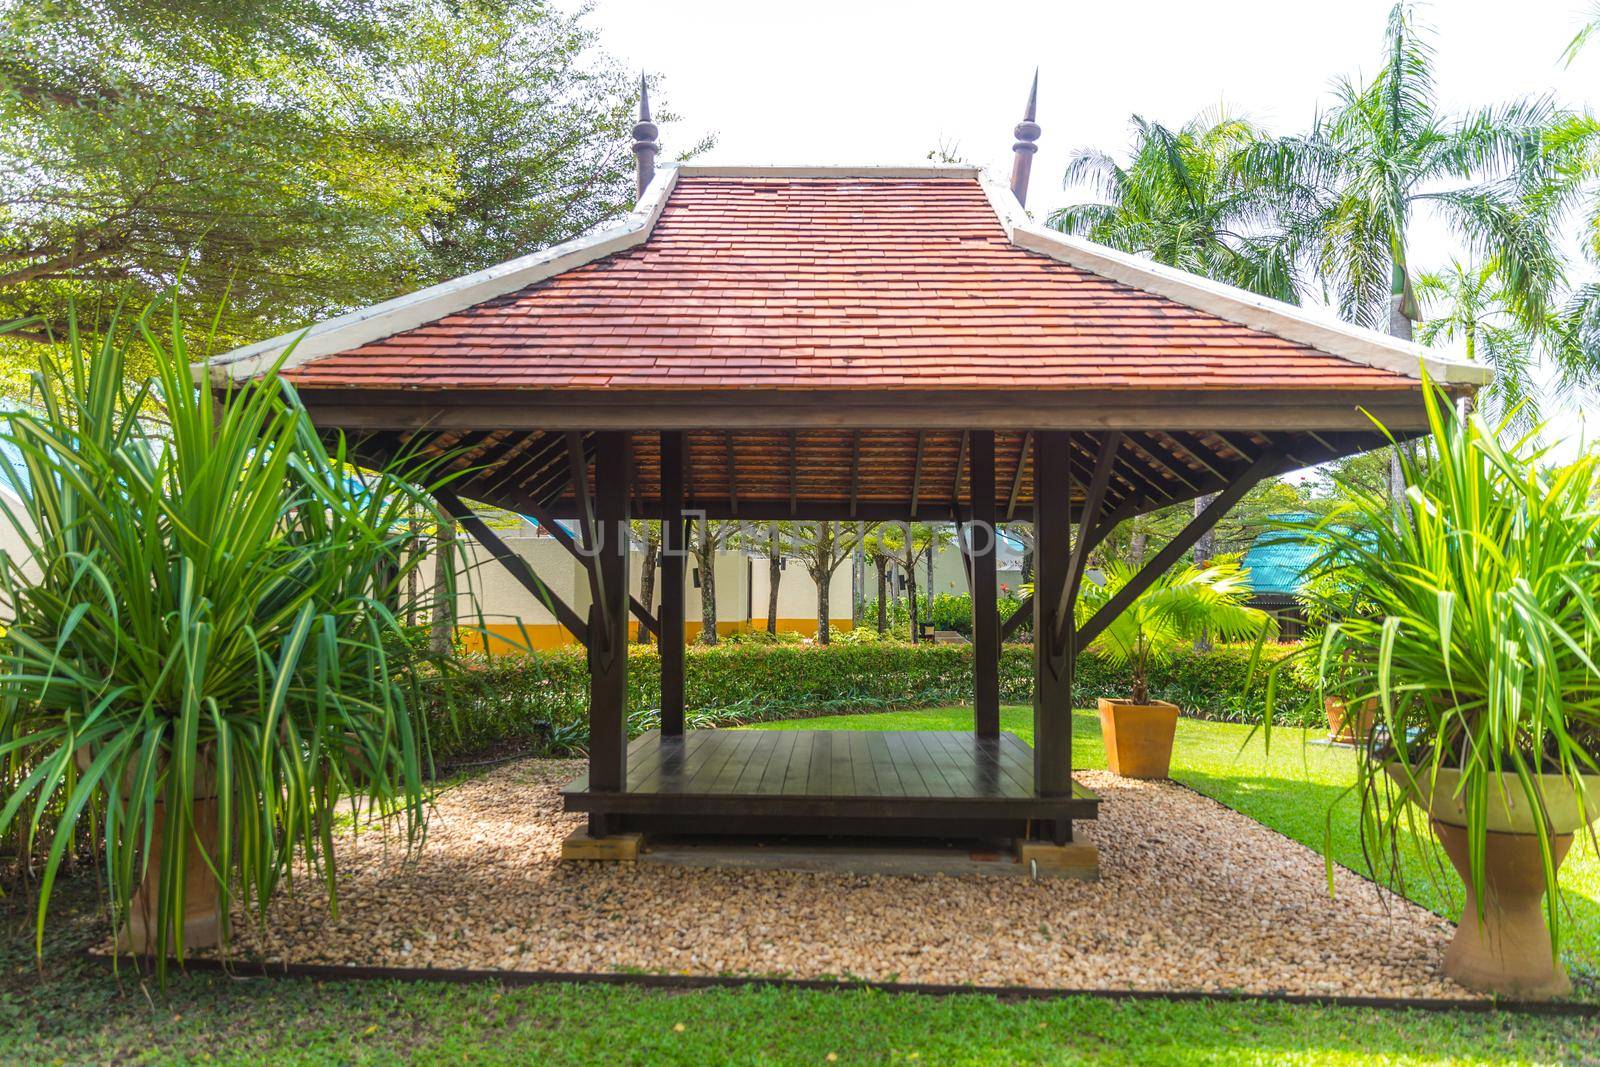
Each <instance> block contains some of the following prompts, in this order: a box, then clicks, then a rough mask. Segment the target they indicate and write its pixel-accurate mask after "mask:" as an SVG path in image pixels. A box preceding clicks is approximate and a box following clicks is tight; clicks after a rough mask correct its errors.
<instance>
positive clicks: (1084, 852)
mask: <svg viewBox="0 0 1600 1067" xmlns="http://www.w3.org/2000/svg"><path fill="white" fill-rule="evenodd" d="M1017 860H1018V862H1020V863H1021V864H1022V865H1023V866H1024V867H1028V866H1030V865H1036V866H1035V869H1036V870H1037V871H1038V875H1039V877H1040V878H1081V879H1082V880H1084V881H1086V882H1098V881H1099V880H1100V850H1099V849H1097V848H1095V847H1094V846H1093V845H1086V844H1082V843H1080V842H1074V843H1073V844H1070V845H1053V844H1051V843H1050V842H1048V841H1018V842H1017Z"/></svg>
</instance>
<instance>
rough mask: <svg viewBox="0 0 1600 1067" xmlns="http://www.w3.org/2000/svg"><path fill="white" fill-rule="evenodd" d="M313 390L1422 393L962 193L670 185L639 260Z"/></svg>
mask: <svg viewBox="0 0 1600 1067" xmlns="http://www.w3.org/2000/svg"><path fill="white" fill-rule="evenodd" d="M287 376H288V377H289V378H290V379H291V380H292V381H294V382H295V383H297V384H299V385H301V386H303V387H312V388H315V387H319V386H321V387H339V386H351V385H359V386H371V387H388V388H419V389H451V390H457V389H475V388H477V389H570V390H594V389H608V390H609V389H635V390H672V389H696V390H707V389H714V390H723V389H841V388H846V389H854V388H865V389H890V390H894V389H917V390H927V389H985V390H989V389H993V390H1019V389H1020V390H1029V391H1033V390H1081V389H1095V390H1104V389H1111V390H1121V389H1267V390H1270V389H1282V388H1295V389H1346V388H1348V389H1386V388H1396V389H1414V388H1415V387H1416V384H1417V383H1416V380H1415V379H1414V378H1412V377H1409V376H1406V375H1402V374H1400V373H1397V372H1396V371H1393V370H1389V369H1385V368H1380V367H1375V366H1369V365H1366V364H1362V363H1358V362H1356V361H1354V360H1349V359H1345V358H1342V357H1340V356H1337V355H1332V354H1329V353H1325V352H1321V351H1318V350H1317V349H1315V348H1311V347H1308V346H1307V345H1304V344H1300V343H1298V342H1295V341H1290V340H1286V339H1284V338H1280V337H1277V336H1274V335H1272V334H1269V333H1266V332H1264V331H1261V330H1257V329H1253V328H1251V327H1248V326H1244V325H1240V324H1237V323H1234V322H1231V321H1228V320H1226V319H1224V318H1222V317H1220V316H1218V315H1215V314H1211V313H1209V312H1206V311H1202V310H1198V309H1196V308H1192V307H1189V306H1187V305H1185V304H1182V303H1179V302H1178V301H1176V300H1173V299H1169V298H1167V297H1164V296H1160V295H1156V294H1153V293H1150V292H1146V291H1143V290H1140V289H1138V288H1135V287H1133V286H1130V285H1126V284H1122V283H1120V282H1116V281H1112V280H1110V279H1108V278H1106V277H1103V276H1100V275H1097V274H1094V273H1091V272H1089V271H1086V270H1082V269H1080V268H1077V267H1074V266H1072V265H1069V264H1067V263H1063V262H1060V261H1058V260H1055V259H1052V258H1050V257H1048V256H1045V255H1041V254H1037V253H1034V252H1029V251H1026V250H1024V249H1021V248H1018V247H1017V246H1016V245H1014V244H1012V243H1011V242H1010V240H1008V237H1007V233H1006V230H1005V229H1004V228H1003V226H1002V225H1001V222H1000V220H999V219H998V217H997V216H996V214H995V211H994V209H993V207H991V205H990V203H989V201H988V198H987V197H986V196H985V193H984V191H983V189H982V187H981V186H980V184H979V182H978V181H977V180H976V179H974V178H970V177H960V176H953V177H945V176H927V177H874V176H832V177H787V176H766V175H755V176H720V175H689V174H685V175H684V176H683V177H681V178H679V179H678V181H677V184H676V185H675V187H674V188H673V189H672V192H671V194H670V196H669V197H668V199H667V202H666V204H665V207H664V209H663V211H662V214H661V217H660V220H659V221H658V222H657V223H656V225H655V227H654V229H653V230H652V231H651V233H650V235H649V238H648V240H646V241H645V242H644V243H643V244H639V245H637V246H636V247H634V248H631V249H629V250H627V251H623V252H618V253H615V254H613V255H610V256H607V257H605V258H603V259H600V260H597V261H595V262H592V263H588V264H585V265H583V266H580V267H576V268H574V269H571V270H568V271H565V272H564V273H560V274H557V275H555V276H553V277H550V278H547V279H545V280H543V281H540V282H537V283H535V284H533V285H529V286H527V287H526V288H523V289H520V290H517V291H515V292H512V293H509V294H507V295H505V296H501V297H497V298H495V299H491V300H487V301H484V302H482V303H479V304H476V305H474V306H472V307H469V308H467V309H465V310H462V311H458V312H456V313H453V314H449V315H446V316H445V317H443V318H440V319H438V320H436V321H433V322H430V323H426V324H424V325H421V326H418V327H415V328H413V329H409V330H405V331H404V332H401V333H397V334H394V335H392V336H389V337H386V338H383V339H381V340H376V341H372V342H369V343H366V344H363V345H360V346H359V347H356V348H353V349H350V350H348V351H344V352H338V353H334V354H332V355H328V356H324V357H321V358H317V359H313V360H310V361H308V362H304V363H302V364H300V365H298V366H295V367H293V368H292V369H291V370H289V371H288V372H287Z"/></svg>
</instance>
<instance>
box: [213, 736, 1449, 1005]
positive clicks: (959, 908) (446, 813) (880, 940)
mask: <svg viewBox="0 0 1600 1067" xmlns="http://www.w3.org/2000/svg"><path fill="white" fill-rule="evenodd" d="M581 769H582V767H581V765H580V764H578V763H576V762H572V761H535V760H530V761H522V762H518V763H514V764H510V765H507V766H504V767H501V768H499V769H497V770H494V771H492V772H490V773H488V774H485V775H484V776H482V777H480V778H476V779H474V780H472V781H469V782H466V783H463V784H462V785H459V786H457V787H455V788H452V789H450V790H448V791H447V792H446V793H444V794H443V795H442V796H440V797H439V798H438V801H437V807H436V809H435V811H434V813H433V816H432V818H431V820H430V824H429V832H428V838H427V844H426V846H425V847H424V849H423V850H422V852H421V854H420V856H418V857H416V858H413V859H410V860H408V859H407V858H406V857H405V855H404V854H403V849H401V848H400V847H399V845H398V844H397V842H395V841H394V840H393V839H387V840H386V839H385V837H384V836H383V835H382V834H381V833H378V832H374V831H364V832H362V833H361V834H360V835H355V836H352V835H348V834H347V835H346V837H345V839H344V840H342V841H341V842H340V843H339V844H340V849H339V854H340V856H341V857H342V863H341V869H340V880H339V885H340V893H339V898H340V899H339V904H340V911H339V917H338V919H333V918H330V917H329V916H328V914H327V911H326V906H325V898H324V896H323V891H322V888H321V886H320V884H319V883H318V882H317V881H316V880H315V879H304V880H301V881H300V882H299V883H298V894H297V895H296V896H294V897H292V898H284V899H281V900H279V901H278V902H277V903H276V904H275V905H274V907H273V909H272V914H271V920H270V923H269V924H268V927H267V930H266V931H265V932H258V931H253V930H251V929H250V928H249V927H248V926H244V925H241V927H240V928H239V930H238V931H237V942H236V946H235V948H236V952H237V953H238V954H240V955H242V956H245V957H249V958H253V959H259V960H268V961H274V962H277V961H285V962H290V963H296V964H307V963H315V964H349V965H362V966H390V967H407V968H444V969H490V970H506V971H565V972H582V973H618V972H648V973H661V974H680V975H681V974H689V975H728V974H743V975H765V976H783V977H792V978H826V977H842V976H849V977H855V978H861V979H867V980H873V981H898V982H916V983H934V984H974V985H982V986H1010V985H1025V986H1035V987H1048V988H1071V989H1130V990H1155V991H1211V992H1246V993H1259V994H1287V995H1314V996H1341V997H1386V998H1387V997H1398V998H1416V999H1439V998H1452V997H1455V998H1463V999H1465V998H1467V997H1468V994H1467V993H1466V991H1464V990H1462V989H1460V988H1459V987H1457V986H1455V985H1454V984H1452V983H1450V982H1448V981H1447V980H1445V979H1443V978H1442V977H1440V976H1439V974H1438V969H1437V968H1438V962H1439V960H1440V959H1441V957H1442V955H1443V950H1444V945H1445V943H1446V942H1447V941H1448V939H1449V935H1450V928H1449V926H1448V925H1447V924H1446V923H1445V922H1444V921H1443V920H1441V919H1440V918H1439V917H1438V916H1436V915H1434V914H1432V913H1430V912H1428V911H1425V910H1424V909H1422V908H1419V907H1417V906H1415V905H1413V904H1411V903H1409V902H1407V901H1404V900H1401V899H1398V898H1395V897H1393V896H1388V895H1385V894H1382V893H1380V891H1379V890H1378V889H1377V888H1376V887H1374V886H1373V885H1372V884H1371V883H1369V882H1367V881H1365V880H1364V879H1361V878H1359V877H1357V876H1355V875H1354V874H1351V873H1349V872H1347V871H1344V870H1342V869H1341V870H1339V871H1338V872H1337V874H1336V885H1337V891H1338V897H1337V899H1336V900H1332V901H1330V900H1329V898H1328V894H1327V887H1326V881H1325V871H1324V867H1323V861H1322V859H1321V857H1319V856H1318V855H1317V854H1316V853H1314V852H1313V851H1311V850H1310V849H1307V848H1305V847H1304V846H1302V845H1299V844H1297V843H1295V842H1293V841H1291V840H1289V839H1287V838H1285V837H1282V836H1281V835H1279V834H1277V833H1274V832H1273V831H1271V830H1268V829H1267V828H1265V827H1263V826H1261V825H1260V824H1259V823H1256V822H1254V821H1253V820H1251V819H1249V818H1247V817H1245V816H1243V815H1240V814H1238V813H1237V812H1234V811H1231V810H1229V809H1227V808H1225V807H1223V806H1221V805H1219V804H1217V803H1215V802H1214V801H1211V800H1209V799H1207V798H1205V797H1202V796H1200V795H1198V794H1196V793H1194V792H1191V791H1190V790H1188V789H1185V788H1183V787H1181V786H1177V785H1172V784H1168V783H1148V782H1130V781H1124V780H1121V779H1117V778H1115V777H1112V776H1111V775H1109V774H1106V773H1104V772H1095V771H1090V772H1084V773H1082V774H1081V775H1080V778H1081V780H1082V781H1083V782H1084V784H1085V785H1087V786H1089V787H1090V788H1091V789H1093V790H1095V791H1096V792H1097V793H1099V794H1100V795H1101V797H1102V798H1103V801H1104V803H1103V804H1102V806H1101V818H1100V820H1099V821H1098V822H1097V823H1094V824H1090V825H1087V826H1084V827H1083V834H1082V836H1083V837H1084V838H1087V839H1091V840H1092V841H1093V842H1094V843H1095V844H1096V845H1098V846H1099V848H1100V851H1101V871H1102V878H1101V881H1099V882H1095V883H1084V882H1073V881H1045V882H1032V881H1028V880H1025V879H992V878H983V877H949V876H859V875H837V874H814V873H800V872H784V871H751V870H704V869H688V868H676V867H668V866H660V865H655V864H637V865H634V864H623V865H608V864H566V865H563V864H558V863H557V862H556V856H557V854H558V850H559V843H560V840H561V838H562V837H564V836H565V835H566V834H567V833H568V832H569V831H570V830H571V829H572V828H573V827H575V826H576V825H578V819H577V818H576V817H574V816H569V815H566V814H564V813H563V812H562V811H561V809H560V800H559V797H558V796H557V789H558V788H559V787H560V785H561V784H563V783H564V782H565V781H567V780H568V779H569V778H571V777H573V776H574V775H576V774H577V773H579V772H580V771H581Z"/></svg>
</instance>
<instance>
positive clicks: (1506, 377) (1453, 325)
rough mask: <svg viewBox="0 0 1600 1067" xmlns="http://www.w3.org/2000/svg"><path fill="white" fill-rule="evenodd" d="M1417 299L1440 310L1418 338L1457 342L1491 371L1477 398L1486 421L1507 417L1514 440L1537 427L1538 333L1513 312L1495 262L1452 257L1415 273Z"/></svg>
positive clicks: (1423, 327)
mask: <svg viewBox="0 0 1600 1067" xmlns="http://www.w3.org/2000/svg"><path fill="white" fill-rule="evenodd" d="M1417 295H1418V297H1419V299H1420V300H1421V301H1422V303H1423V306H1424V307H1425V308H1426V307H1428V306H1429V305H1434V306H1437V308H1438V309H1439V312H1440V314H1438V315H1437V316H1436V317H1433V318H1429V319H1427V320H1426V321H1425V322H1423V323H1422V326H1421V328H1420V329H1419V331H1418V336H1419V338H1420V340H1421V341H1422V342H1423V343H1424V344H1430V345H1431V344H1439V343H1441V342H1445V343H1450V344H1459V345H1461V346H1462V348H1463V349H1464V350H1465V352H1466V355H1467V357H1468V358H1470V359H1480V360H1482V361H1483V362H1485V363H1487V364H1488V365H1489V366H1491V367H1493V368H1494V371H1495V377H1494V382H1493V383H1492V384H1490V385H1489V386H1488V387H1486V388H1485V389H1483V390H1482V391H1481V392H1480V393H1479V394H1478V398H1477V403H1478V404H1479V406H1480V407H1482V408H1483V409H1484V413H1485V414H1486V415H1487V416H1488V417H1489V418H1490V421H1491V422H1499V421H1500V419H1502V418H1504V417H1506V416H1508V415H1509V416H1513V424H1514V425H1515V426H1516V427H1518V428H1519V436H1520V432H1524V431H1527V430H1530V429H1532V428H1533V427H1534V426H1535V425H1537V424H1538V422H1539V421H1540V418H1539V400H1540V397H1539V390H1538V387H1537V385H1536V384H1535V382H1534V373H1535V371H1536V370H1537V367H1538V362H1539V352H1540V346H1539V340H1540V334H1541V333H1542V332H1543V331H1536V330H1531V329H1529V328H1528V327H1527V325H1526V324H1525V322H1524V321H1523V317H1522V316H1521V315H1519V314H1518V313H1517V310H1516V301H1515V299H1514V298H1513V297H1512V295H1511V293H1510V292H1509V291H1508V287H1507V283H1506V279H1505V277H1504V275H1502V274H1501V272H1500V266H1499V263H1498V262H1497V261H1496V260H1488V261H1485V262H1481V263H1480V262H1472V261H1467V262H1463V261H1462V260H1459V259H1453V260H1451V261H1450V265H1449V266H1448V267H1446V268H1445V269H1444V270H1442V271H1438V272H1435V273H1429V274H1423V275H1421V276H1420V277H1419V278H1418V279H1417Z"/></svg>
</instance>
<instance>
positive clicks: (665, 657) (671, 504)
mask: <svg viewBox="0 0 1600 1067" xmlns="http://www.w3.org/2000/svg"><path fill="white" fill-rule="evenodd" d="M684 533H685V527H684V524H683V433H682V431H677V430H673V431H665V432H663V433H662V434H661V563H660V569H659V571H658V575H659V576H658V577H657V579H656V580H657V581H659V582H660V583H661V613H660V615H659V617H658V618H659V620H660V624H661V628H660V631H659V632H658V633H657V634H656V647H657V648H658V649H660V651H661V736H662V737H664V738H666V737H682V736H683V643H684V608H683V595H684V590H683V569H684V553H685V552H686V551H687V548H688V542H687V539H686V538H685V537H684Z"/></svg>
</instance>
